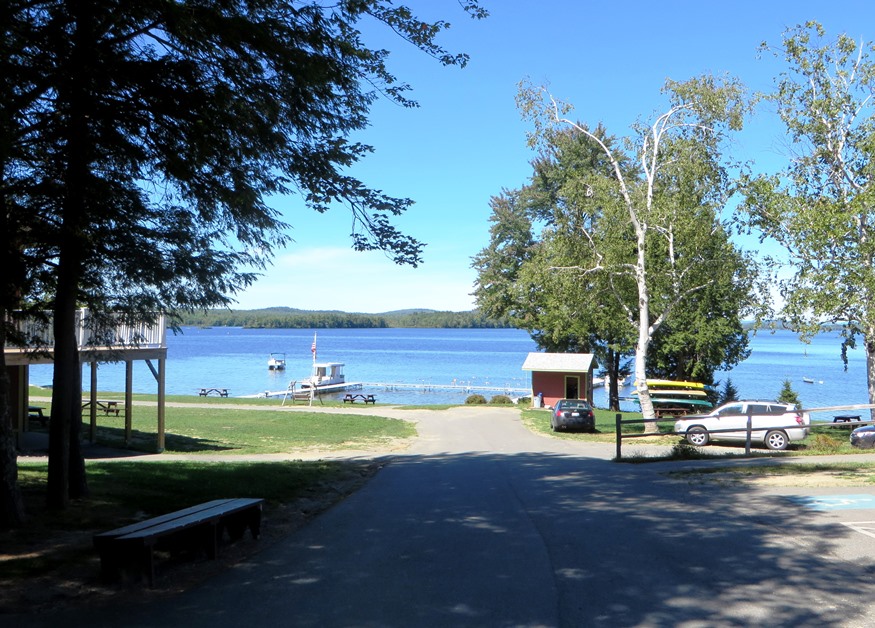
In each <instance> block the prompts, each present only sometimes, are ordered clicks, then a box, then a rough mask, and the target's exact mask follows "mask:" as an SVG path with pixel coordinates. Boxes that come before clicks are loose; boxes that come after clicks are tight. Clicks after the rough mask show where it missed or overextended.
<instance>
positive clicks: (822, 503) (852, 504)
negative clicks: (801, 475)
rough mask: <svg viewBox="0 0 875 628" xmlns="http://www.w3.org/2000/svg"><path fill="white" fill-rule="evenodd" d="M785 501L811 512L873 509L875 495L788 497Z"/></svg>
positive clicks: (874, 506)
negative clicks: (808, 509)
mask: <svg viewBox="0 0 875 628" xmlns="http://www.w3.org/2000/svg"><path fill="white" fill-rule="evenodd" d="M787 499H789V500H790V501H791V502H793V503H796V504H799V505H801V506H805V507H806V508H810V509H811V510H820V511H830V510H866V509H870V508H871V509H875V495H810V496H809V495H790V496H788V497H787Z"/></svg>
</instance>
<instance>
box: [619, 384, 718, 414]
mask: <svg viewBox="0 0 875 628" xmlns="http://www.w3.org/2000/svg"><path fill="white" fill-rule="evenodd" d="M647 389H648V390H649V391H650V400H651V401H652V402H653V409H654V410H655V411H656V414H657V416H663V415H683V414H689V413H691V412H708V411H709V410H711V408H713V407H714V404H713V403H711V401H710V400H709V398H708V393H709V392H713V387H712V386H706V385H705V384H702V383H700V382H683V381H676V380H671V379H648V380H647ZM632 395H633V397H634V400H635V403H639V401H638V397H637V395H638V391H637V390H636V391H634V392H633V393H632Z"/></svg>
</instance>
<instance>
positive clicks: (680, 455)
mask: <svg viewBox="0 0 875 628" xmlns="http://www.w3.org/2000/svg"><path fill="white" fill-rule="evenodd" d="M708 457H709V456H708V454H706V453H702V450H701V449H699V448H698V447H694V446H693V445H690V444H689V443H687V442H686V441H682V442H680V443H676V444H675V445H673V446H672V448H671V451H670V452H669V454H668V459H669V460H702V459H705V458H708Z"/></svg>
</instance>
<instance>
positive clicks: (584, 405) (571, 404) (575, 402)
mask: <svg viewBox="0 0 875 628" xmlns="http://www.w3.org/2000/svg"><path fill="white" fill-rule="evenodd" d="M561 405H562V407H563V408H577V409H583V410H588V409H589V403H588V402H586V401H583V400H581V399H572V400H565V401H562V402H561Z"/></svg>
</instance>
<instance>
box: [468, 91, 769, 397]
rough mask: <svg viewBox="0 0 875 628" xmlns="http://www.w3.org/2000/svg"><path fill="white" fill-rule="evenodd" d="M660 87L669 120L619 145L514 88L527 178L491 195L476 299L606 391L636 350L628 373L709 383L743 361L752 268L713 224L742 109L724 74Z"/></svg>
mask: <svg viewBox="0 0 875 628" xmlns="http://www.w3.org/2000/svg"><path fill="white" fill-rule="evenodd" d="M665 91H666V93H667V94H668V96H669V101H670V108H669V111H668V112H666V113H665V114H663V116H661V117H660V118H659V119H658V121H657V123H656V124H654V126H653V127H644V126H641V127H635V128H634V130H633V133H632V135H631V137H630V138H628V139H627V140H626V141H620V140H618V139H617V138H616V137H614V136H611V135H610V134H609V133H608V131H607V130H606V129H605V128H604V127H602V126H601V125H599V126H597V127H595V128H591V127H589V126H587V125H586V124H585V123H580V122H576V121H574V120H573V119H571V118H568V117H567V116H568V112H569V111H570V107H569V106H567V105H564V104H562V103H557V102H556V101H555V100H553V98H552V96H550V95H549V94H547V93H546V91H545V90H543V89H539V88H535V87H533V86H531V85H523V86H522V87H521V89H520V92H519V94H518V99H517V102H518V106H519V108H520V111H521V113H522V115H523V117H524V118H525V119H526V120H528V121H530V122H531V123H532V125H533V128H534V130H533V132H532V134H531V135H530V137H529V140H530V144H531V145H532V146H534V147H537V148H538V150H539V152H538V155H537V157H536V158H535V159H534V160H533V161H532V171H533V173H532V176H531V179H530V182H529V183H528V184H527V185H525V186H523V187H522V188H521V189H519V190H514V191H503V192H502V193H501V195H500V196H498V197H495V198H493V199H492V202H491V207H492V216H491V218H490V220H491V221H492V223H493V225H492V227H491V229H490V242H489V245H488V246H487V247H486V248H485V249H483V250H482V251H481V252H480V253H479V254H478V255H477V256H476V257H475V258H474V264H473V266H474V268H475V269H476V270H477V273H478V280H477V284H476V286H475V292H474V295H475V297H476V299H477V304H478V307H480V308H481V309H483V310H484V311H486V312H487V313H489V314H490V315H493V316H507V317H509V318H510V320H511V321H512V322H513V324H515V325H517V326H519V327H521V328H524V329H527V330H528V331H529V333H530V334H531V335H532V338H533V339H534V340H535V341H536V342H537V344H538V346H539V347H541V348H543V349H546V350H548V351H555V352H588V353H594V354H595V355H596V358H597V360H598V362H599V364H600V366H601V367H602V368H603V369H604V371H605V372H606V373H607V374H608V375H609V376H610V378H611V380H612V381H617V380H618V379H620V369H621V365H622V364H623V362H624V361H626V360H627V359H628V357H629V356H630V355H632V352H633V351H635V348H636V346H637V347H638V348H639V350H640V351H641V352H642V353H641V355H639V356H636V357H637V359H636V362H635V363H636V367H637V368H641V369H644V368H645V366H646V368H647V371H648V373H650V374H651V375H655V376H664V377H670V378H681V379H696V380H698V381H705V382H709V383H710V382H711V381H712V379H713V373H714V371H715V370H717V369H719V368H731V367H732V366H734V365H736V364H737V363H738V362H740V361H741V360H743V359H744V358H746V357H747V355H748V349H747V345H748V339H747V334H746V332H745V331H744V329H743V327H742V325H741V322H740V321H741V317H742V315H743V314H744V313H746V312H747V311H749V309H750V307H751V303H752V302H753V301H752V298H751V292H752V289H753V287H754V285H755V278H756V268H755V266H754V265H753V264H752V263H751V260H750V259H749V258H748V257H746V256H745V255H744V254H742V253H741V251H739V250H738V249H737V248H736V247H735V246H734V245H733V244H732V242H731V241H730V239H729V233H728V231H727V228H726V226H725V225H724V224H723V223H722V222H721V221H720V212H721V211H722V210H723V208H724V207H725V205H726V202H727V199H728V198H729V196H730V195H731V193H732V191H733V185H732V182H731V181H730V178H729V175H728V172H727V168H726V164H725V161H724V160H723V158H722V153H721V151H722V140H723V138H724V137H725V134H726V133H727V132H728V131H730V130H736V129H737V128H739V127H740V124H741V121H742V117H743V114H744V113H745V111H746V109H747V106H748V105H747V102H746V98H745V95H744V90H743V88H742V86H741V85H740V84H739V83H738V81H736V80H734V79H731V78H726V77H720V78H715V77H710V76H706V77H700V78H697V79H692V80H690V81H687V82H683V83H677V82H673V81H669V82H668V83H667V84H666V90H665ZM657 147H658V148H657ZM654 151H658V152H654ZM643 278H646V280H644V279H643ZM641 334H644V336H645V337H643V338H642V337H641ZM651 343H652V345H651ZM640 378H641V379H644V373H643V370H642V373H641V374H640ZM611 395H612V398H611V405H612V407H618V399H617V393H616V390H615V388H613V387H612V389H611Z"/></svg>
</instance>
